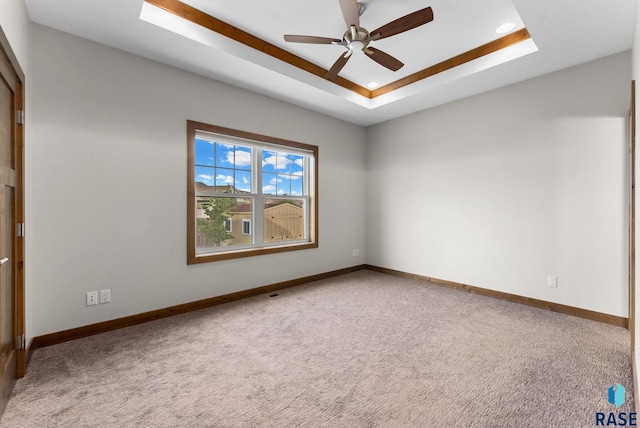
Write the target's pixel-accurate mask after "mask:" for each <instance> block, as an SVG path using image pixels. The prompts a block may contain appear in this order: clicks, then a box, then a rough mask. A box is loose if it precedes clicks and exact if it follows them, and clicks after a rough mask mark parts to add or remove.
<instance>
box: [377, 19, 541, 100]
mask: <svg viewBox="0 0 640 428" xmlns="http://www.w3.org/2000/svg"><path fill="white" fill-rule="evenodd" d="M530 38H531V36H530V35H529V32H528V31H527V29H526V28H523V29H521V30H518V31H515V32H513V33H511V34H508V35H506V36H503V37H501V38H499V39H496V40H494V41H492V42H489V43H487V44H484V45H482V46H479V47H477V48H475V49H472V50H470V51H467V52H464V53H462V54H460V55H457V56H455V57H453V58H450V59H448V60H446V61H442V62H441V63H439V64H436V65H432V66H431V67H428V68H425V69H424V70H420V71H418V72H416V73H413V74H411V75H409V76H407V77H403V78H402V79H399V80H396V81H395V82H391V83H389V84H387V85H384V86H381V87H380V88H378V89H375V90H373V91H371V98H375V97H379V96H381V95H384V94H388V93H389V92H393V91H395V90H396V89H400V88H402V87H404V86H407V85H410V84H412V83H416V82H419V81H420V80H423V79H426V78H428V77H431V76H434V75H436V74H438V73H442V72H443V71H447V70H450V69H452V68H454V67H457V66H459V65H462V64H464V63H466V62H469V61H473V60H475V59H478V58H480V57H483V56H485V55H489V54H492V53H494V52H497V51H499V50H501V49H504V48H507V47H509V46H512V45H515V44H517V43H520V42H523V41H525V40H528V39H530Z"/></svg>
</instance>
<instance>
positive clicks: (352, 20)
mask: <svg viewBox="0 0 640 428" xmlns="http://www.w3.org/2000/svg"><path fill="white" fill-rule="evenodd" d="M340 9H342V17H343V18H344V23H345V24H347V28H350V27H351V26H352V25H355V26H356V28H360V14H358V0H340Z"/></svg>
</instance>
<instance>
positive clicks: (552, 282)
mask: <svg viewBox="0 0 640 428" xmlns="http://www.w3.org/2000/svg"><path fill="white" fill-rule="evenodd" d="M547 287H554V288H556V287H558V277H557V276H554V275H548V276H547Z"/></svg>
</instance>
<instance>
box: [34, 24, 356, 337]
mask: <svg viewBox="0 0 640 428" xmlns="http://www.w3.org/2000/svg"><path fill="white" fill-rule="evenodd" d="M33 28H34V32H33V39H34V52H33V62H34V73H33V80H32V82H31V84H32V86H33V88H32V89H33V91H34V93H35V94H37V96H36V97H35V99H34V103H33V108H32V113H31V114H32V126H33V138H32V139H31V141H30V144H31V145H32V146H33V155H32V157H31V159H29V161H30V162H29V174H31V176H32V181H33V206H32V211H33V212H32V217H33V218H32V222H31V225H30V231H31V233H33V235H34V236H35V238H34V248H33V251H32V255H31V260H30V266H31V268H30V271H29V273H30V275H31V276H32V281H33V295H32V299H31V302H30V304H31V305H32V306H33V312H34V313H35V314H37V316H35V317H34V319H33V326H32V334H33V335H34V336H38V335H42V334H46V333H50V332H55V331H59V330H64V329H68V328H72V327H77V326H82V325H86V324H91V323H95V322H99V321H103V320H108V319H113V318H117V317H122V316H126V315H131V314H136V313H140V312H144V311H149V310H153V309H158V308H163V307H166V306H170V305H175V304H179V303H184V302H190V301H194V300H198V299H203V298H207V297H212V296H217V295H221V294H225V293H230V292H234V291H239V290H243V289H249V288H253V287H257V286H261V285H265V284H270V283H275V282H279V281H284V280H288V279H293V278H299V277H303V276H308V275H312V274H316V273H321V272H327V271H332V270H336V269H341V268H345V267H349V266H353V265H358V264H362V263H364V260H365V229H364V227H365V226H364V217H365V211H364V207H365V203H364V192H363V191H362V189H364V186H365V181H364V180H365V171H364V164H365V153H364V149H365V130H364V129H363V128H361V127H359V126H356V125H353V124H349V123H346V122H343V121H340V120H337V119H334V118H330V117H327V116H323V115H321V114H317V113H313V112H310V111H307V110H303V109H300V108H298V107H294V106H292V105H289V104H286V103H282V102H279V101H275V100H273V99H270V98H267V97H264V96H260V95H256V94H254V93H251V92H248V91H244V90H242V89H238V88H235V87H231V86H228V85H225V84H222V83H219V82H215V81H212V80H209V79H206V78H203V77H199V76H196V75H193V74H190V73H187V72H184V71H181V70H178V69H175V68H172V67H168V66H165V65H161V64H158V63H155V62H152V61H149V60H146V59H142V58H140V57H136V56H134V55H131V54H127V53H124V52H122V51H118V50H115V49H112V48H109V47H106V46H104V45H100V44H97V43H94V42H91V41H87V40H84V39H80V38H78V37H75V36H71V35H68V34H65V33H62V32H59V31H56V30H52V29H49V28H46V27H42V26H39V25H34V26H33ZM187 119H191V120H196V121H201V122H206V123H212V124H216V125H222V126H225V127H230V128H236V129H241V130H244V131H249V132H255V133H259V134H265V135H270V136H274V137H280V138H284V139H289V140H294V141H300V142H303V143H308V144H314V145H317V146H319V156H318V157H319V177H320V181H319V201H320V203H319V208H320V224H319V232H320V234H319V243H320V247H319V248H318V249H313V250H305V251H297V252H289V253H283V254H275V255H269V256H260V257H252V258H248V259H239V260H232V261H225V262H214V263H208V264H203V265H197V266H187V265H186V222H187V219H186V180H187V177H186V162H187V161H186V156H187V150H186V121H187ZM338 213H340V214H339V215H338ZM353 249H360V251H361V253H360V254H361V256H360V257H353V255H352V250H353ZM104 288H110V289H111V297H112V303H109V304H103V305H99V306H91V307H86V306H85V293H86V292H87V291H90V290H99V289H104Z"/></svg>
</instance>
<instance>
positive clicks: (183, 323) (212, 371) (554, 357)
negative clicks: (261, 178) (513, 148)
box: [0, 271, 633, 428]
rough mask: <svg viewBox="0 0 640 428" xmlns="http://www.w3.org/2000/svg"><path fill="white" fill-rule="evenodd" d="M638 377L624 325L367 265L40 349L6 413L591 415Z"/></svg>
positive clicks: (246, 417)
mask: <svg viewBox="0 0 640 428" xmlns="http://www.w3.org/2000/svg"><path fill="white" fill-rule="evenodd" d="M616 382H617V383H620V384H622V385H624V386H625V387H626V388H627V403H626V404H624V405H623V406H622V407H620V408H619V409H617V410H616V409H615V407H614V406H612V405H610V404H609V403H608V402H607V388H608V387H610V386H612V385H613V384H615V383H616ZM632 389H633V388H632V378H631V365H630V351H629V333H628V332H627V331H626V330H624V329H621V328H617V327H612V326H609V325H605V324H600V323H597V322H593V321H587V320H583V319H579V318H574V317H570V316H565V315H560V314H555V313H552V312H547V311H544V310H540V309H534V308H529V307H526V306H521V305H518V304H513V303H508V302H503V301H499V300H494V299H491V298H487V297H482V296H477V295H472V294H469V293H465V292H460V291H455V290H450V289H447V288H442V287H439V286H435V285H430V284H426V283H423V282H419V281H412V280H406V279H399V278H396V277H392V276H388V275H384V274H380V273H374V272H370V271H359V272H355V273H352V274H348V275H343V276H340V277H337V278H333V279H329V280H325V281H320V282H316V283H312V284H308V285H304V286H300V287H296V288H291V289H288V290H284V291H281V292H279V296H276V297H269V296H268V295H263V296H257V297H254V298H250V299H247V300H244V301H238V302H234V303H230V304H226V305H222V306H217V307H214V308H210V309H206V310H202V311H198V312H194V313H190V314H186V315H181V316H176V317H172V318H167V319H164V320H160V321H154V322H152V323H148V324H143V325H139V326H135V327H131V328H127V329H123V330H118V331H114V332H110V333H105V334H102V335H98V336H93V337H89V338H85V339H81V340H78V341H75V342H69V343H64V344H60V345H56V346H51V347H48V348H43V349H38V350H36V351H35V352H34V354H33V358H32V360H31V363H30V365H29V371H28V373H27V376H26V377H25V378H24V379H22V380H19V381H18V383H17V385H16V388H15V391H14V394H13V397H12V398H11V400H10V402H9V405H8V407H7V410H6V412H5V414H4V416H3V418H2V420H1V422H0V425H1V426H3V427H492V428H495V427H591V426H595V413H596V412H607V414H608V412H610V411H616V412H617V411H626V412H629V411H633V405H632V403H633V390H632Z"/></svg>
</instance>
